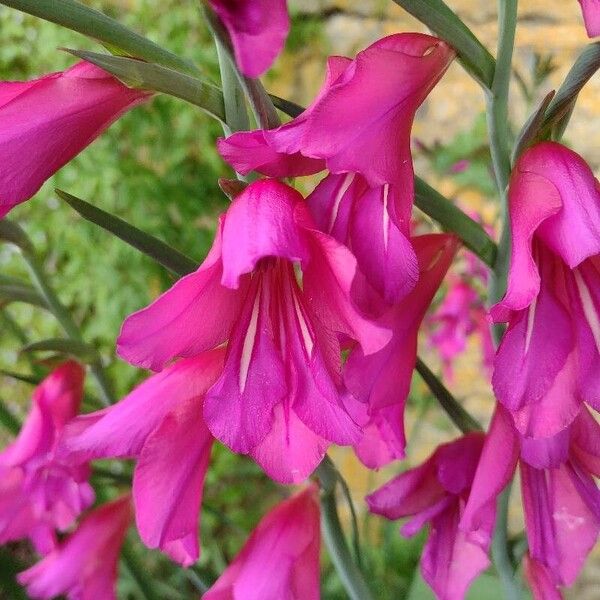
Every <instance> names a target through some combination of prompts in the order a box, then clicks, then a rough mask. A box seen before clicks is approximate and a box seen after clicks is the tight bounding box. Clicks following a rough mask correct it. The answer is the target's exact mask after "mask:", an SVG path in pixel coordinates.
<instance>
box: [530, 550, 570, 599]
mask: <svg viewBox="0 0 600 600" xmlns="http://www.w3.org/2000/svg"><path fill="white" fill-rule="evenodd" d="M523 573H524V575H525V579H526V580H527V583H528V584H529V589H530V590H531V595H532V596H533V600H562V594H561V593H560V591H559V589H558V588H557V587H556V585H555V584H554V582H553V581H552V576H551V575H550V573H549V571H548V569H546V567H544V565H542V564H540V563H539V562H538V561H537V560H534V559H533V558H531V556H529V553H527V554H526V555H525V558H524V559H523Z"/></svg>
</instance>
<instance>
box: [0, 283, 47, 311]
mask: <svg viewBox="0 0 600 600" xmlns="http://www.w3.org/2000/svg"><path fill="white" fill-rule="evenodd" d="M11 302H24V303H25V304H31V305H33V306H39V307H41V308H46V309H47V308H48V305H47V304H46V302H45V300H44V299H43V298H42V297H41V296H40V294H38V292H37V290H36V289H35V288H33V287H32V286H30V285H28V284H26V283H21V282H19V283H16V282H15V283H3V282H0V306H6V305H7V304H10V303H11Z"/></svg>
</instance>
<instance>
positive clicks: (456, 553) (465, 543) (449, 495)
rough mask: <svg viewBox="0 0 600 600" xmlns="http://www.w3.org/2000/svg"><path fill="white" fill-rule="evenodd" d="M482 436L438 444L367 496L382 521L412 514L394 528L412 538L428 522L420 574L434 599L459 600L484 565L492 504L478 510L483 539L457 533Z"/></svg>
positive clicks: (486, 563) (467, 436)
mask: <svg viewBox="0 0 600 600" xmlns="http://www.w3.org/2000/svg"><path fill="white" fill-rule="evenodd" d="M483 441H484V435H483V434H480V433H471V434H469V435H466V436H464V437H462V438H459V439H457V440H455V441H453V442H451V443H449V444H444V445H442V446H439V447H438V448H437V450H436V451H435V452H434V453H433V454H432V455H431V457H430V458H429V459H428V460H427V461H426V462H425V463H423V464H422V465H421V466H419V467H416V468H414V469H409V470H408V471H405V472H404V473H401V474H400V475H398V476H397V477H395V478H394V479H392V480H391V481H390V482H388V483H387V484H386V485H384V486H383V487H382V488H380V489H379V490H377V491H376V492H374V493H373V494H371V495H370V496H368V497H367V503H368V505H369V510H370V511H371V512H373V513H376V514H379V515H383V516H384V517H386V518H388V519H392V520H395V519H400V518H402V517H409V516H412V517H413V518H412V519H411V520H410V521H408V522H407V523H405V524H404V525H403V526H402V529H401V530H400V531H401V533H402V535H404V536H407V537H409V536H412V535H415V534H416V533H417V532H418V531H419V530H420V529H421V528H422V527H423V526H424V525H426V524H427V523H429V525H430V533H429V538H428V540H427V543H426V545H425V548H424V550H423V556H422V558H421V571H422V573H423V578H424V579H425V581H426V582H427V583H428V584H429V585H430V586H431V588H432V589H433V591H434V592H435V594H436V597H437V598H438V599H440V600H462V598H464V595H465V593H466V591H467V589H468V587H469V585H470V584H471V582H472V581H473V580H474V579H475V578H476V577H477V575H479V573H481V572H482V571H484V570H485V569H486V568H487V567H488V566H489V564H490V561H489V559H488V550H489V540H490V538H491V535H492V533H493V530H494V521H495V514H496V508H495V503H494V502H488V503H487V505H485V507H482V511H481V512H482V514H481V527H482V530H483V531H484V532H485V534H484V535H467V534H466V533H464V532H463V531H461V530H459V529H458V522H459V520H460V518H461V516H462V514H463V511H464V505H465V502H466V500H467V498H468V496H469V492H470V489H471V484H472V481H473V476H474V475H475V470H476V468H477V462H478V460H479V456H480V453H481V449H482V446H483Z"/></svg>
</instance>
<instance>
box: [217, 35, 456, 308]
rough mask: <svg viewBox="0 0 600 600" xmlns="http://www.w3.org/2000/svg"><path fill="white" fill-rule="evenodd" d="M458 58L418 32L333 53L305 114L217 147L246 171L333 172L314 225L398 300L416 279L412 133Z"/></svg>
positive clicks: (314, 200)
mask: <svg viewBox="0 0 600 600" xmlns="http://www.w3.org/2000/svg"><path fill="white" fill-rule="evenodd" d="M453 58H454V52H453V51H452V49H451V48H450V47H449V46H447V45H446V44H445V43H444V42H442V41H441V40H438V39H437V38H434V37H431V36H428V35H423V34H418V33H404V34H395V35H391V36H388V37H385V38H383V39H381V40H379V41H377V42H375V43H374V44H372V45H371V46H369V47H368V48H367V49H366V50H363V51H362V52H360V53H359V54H358V55H357V57H356V59H355V60H350V59H348V58H344V57H340V56H333V57H331V58H329V60H328V64H327V77H326V80H325V83H324V85H323V87H322V88H321V91H320V92H319V94H318V95H317V97H316V99H315V101H314V102H313V103H312V104H311V106H310V107H309V108H307V109H306V110H305V111H304V112H303V113H302V114H301V115H300V116H298V117H297V118H295V119H294V120H292V121H291V122H290V123H287V124H285V125H283V126H281V127H279V128H277V129H273V130H267V131H264V130H259V131H251V132H239V133H236V134H234V135H232V136H230V137H228V138H227V139H225V140H220V141H219V151H220V153H221V155H222V156H223V157H224V158H225V160H227V161H228V162H229V163H231V164H232V165H233V166H234V167H235V169H236V170H237V171H238V172H241V173H248V172H250V171H252V170H255V171H258V172H260V173H263V174H265V175H269V176H271V177H293V176H299V175H309V174H314V173H318V172H319V171H323V170H325V169H327V170H329V171H330V173H331V174H330V175H329V176H327V177H326V178H325V179H324V180H323V181H322V182H321V184H320V185H319V187H318V188H317V189H316V190H315V192H314V194H313V195H312V196H311V200H310V205H311V210H312V211H313V214H314V216H315V220H316V221H317V223H318V224H319V225H320V227H321V229H322V231H325V232H326V233H331V234H332V235H333V236H334V237H336V239H338V241H341V242H343V243H345V244H347V245H349V246H350V247H351V248H352V249H353V251H354V252H355V254H356V257H357V260H358V263H359V266H360V268H361V270H362V271H363V273H364V275H365V276H366V277H367V279H368V280H369V283H370V284H371V285H372V286H373V287H374V288H375V289H376V290H377V291H379V292H380V293H381V294H383V295H384V296H385V298H386V299H387V300H388V301H392V302H393V301H398V300H399V299H400V298H401V297H402V296H403V295H406V293H408V291H410V289H411V288H412V287H413V286H414V284H415V282H416V278H417V274H418V273H417V265H416V258H415V256H414V252H413V251H412V249H411V248H410V243H409V241H408V239H407V238H408V237H409V226H410V213H411V209H412V204H413V199H414V184H413V180H414V173H413V166H412V157H411V152H410V130H411V127H412V122H413V119H414V115H415V112H416V110H417V108H418V107H419V106H420V105H421V103H422V102H423V101H424V99H425V98H426V97H427V95H428V94H429V92H430V91H431V89H432V88H433V87H434V86H435V84H436V83H437V82H438V81H439V79H440V78H441V77H442V75H443V74H444V72H445V71H446V69H447V68H448V66H449V64H450V63H451V61H452V59H453ZM365 90H368V93H365ZM364 228H367V232H366V233H365V231H364Z"/></svg>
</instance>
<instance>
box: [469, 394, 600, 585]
mask: <svg viewBox="0 0 600 600" xmlns="http://www.w3.org/2000/svg"><path fill="white" fill-rule="evenodd" d="M598 440H600V425H599V424H598V423H597V422H596V421H595V419H594V418H593V417H592V415H591V414H590V413H589V411H588V410H587V408H585V407H584V408H582V410H581V412H580V414H579V415H578V416H577V418H576V419H575V421H573V423H572V424H571V425H570V426H569V427H567V428H566V429H564V430H563V431H561V432H559V433H558V434H557V435H555V436H554V437H551V438H540V439H533V438H524V437H522V436H520V435H519V433H518V432H517V430H516V429H515V427H514V425H513V423H512V420H511V417H510V415H509V413H508V412H507V411H506V409H504V408H503V407H502V405H498V407H497V409H496V412H495V414H494V418H493V419H492V424H491V426H490V430H489V432H488V434H487V437H486V441H485V445H484V448H483V451H482V454H481V460H480V462H479V465H478V467H477V472H476V474H475V478H474V481H473V485H472V488H471V494H470V496H469V500H468V502H467V505H466V507H465V510H464V513H463V515H462V520H461V523H460V528H461V530H462V531H464V532H465V533H468V534H469V535H473V534H475V535H480V536H481V535H487V530H485V531H482V520H484V519H485V518H486V515H487V512H486V508H485V507H487V506H488V505H489V503H490V502H494V501H495V500H496V498H497V496H498V495H499V494H500V493H501V492H502V490H503V489H504V488H505V487H506V485H507V484H508V483H509V481H510V480H511V479H512V477H513V475H514V472H515V469H516V467H517V464H518V466H519V469H520V474H521V493H522V499H523V509H524V513H525V531H526V534H527V540H528V543H529V555H530V558H531V560H533V561H535V563H536V564H535V565H533V566H534V567H535V572H534V573H532V575H535V578H536V581H537V584H536V585H539V586H542V585H546V584H545V583H544V580H545V579H546V578H549V579H550V581H551V582H552V586H553V587H555V588H556V587H557V586H563V585H571V584H572V583H573V582H574V581H575V579H576V578H577V575H578V574H579V572H580V571H581V568H582V567H583V564H584V562H585V559H586V557H587V555H588V554H589V552H590V551H591V550H592V548H593V547H594V545H595V543H596V540H597V538H598V533H599V532H600V490H598V488H597V486H596V483H595V481H594V477H598V475H599V474H600V443H599V441H598ZM549 597H551V596H549Z"/></svg>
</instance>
